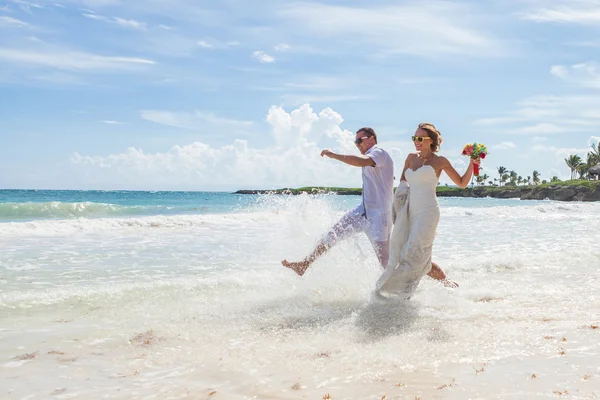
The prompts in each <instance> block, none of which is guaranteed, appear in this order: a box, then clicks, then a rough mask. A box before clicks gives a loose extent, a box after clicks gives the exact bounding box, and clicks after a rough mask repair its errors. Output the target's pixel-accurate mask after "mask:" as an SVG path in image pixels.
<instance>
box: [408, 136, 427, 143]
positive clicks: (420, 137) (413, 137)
mask: <svg viewBox="0 0 600 400" xmlns="http://www.w3.org/2000/svg"><path fill="white" fill-rule="evenodd" d="M411 138H412V141H413V142H422V141H423V140H431V138H430V137H429V136H411Z"/></svg>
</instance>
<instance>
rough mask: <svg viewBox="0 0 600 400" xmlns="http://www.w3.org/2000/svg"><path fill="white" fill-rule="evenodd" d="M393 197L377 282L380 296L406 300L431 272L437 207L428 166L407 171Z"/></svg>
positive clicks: (433, 177)
mask: <svg viewBox="0 0 600 400" xmlns="http://www.w3.org/2000/svg"><path fill="white" fill-rule="evenodd" d="M405 177H406V181H407V182H408V183H407V182H405V181H400V184H399V185H398V188H397V190H396V193H395V195H394V214H395V216H394V219H395V222H394V228H393V230H392V235H391V238H390V258H389V262H388V265H387V267H386V269H385V271H384V272H383V274H382V275H381V277H380V278H379V279H378V281H377V284H376V289H375V292H376V294H377V295H379V296H384V297H392V298H404V299H409V298H410V296H411V295H412V294H413V292H414V291H415V289H416V288H417V286H418V285H419V282H420V280H421V278H422V277H423V276H424V275H426V274H427V273H428V272H429V271H430V270H431V253H432V248H433V241H434V239H435V235H436V230H437V225H438V222H439V220H440V207H439V204H438V200H437V197H436V187H437V184H438V177H437V175H436V173H435V169H434V168H433V167H432V166H431V165H423V166H421V167H420V168H418V169H417V170H412V169H410V168H408V169H407V170H406V172H405Z"/></svg>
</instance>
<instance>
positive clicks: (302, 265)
mask: <svg viewBox="0 0 600 400" xmlns="http://www.w3.org/2000/svg"><path fill="white" fill-rule="evenodd" d="M281 264H282V265H283V266H284V267H286V268H289V269H291V270H292V271H294V272H295V273H297V274H298V275H299V276H302V275H304V273H305V272H306V270H307V269H308V267H309V266H310V263H309V262H308V261H298V262H289V261H288V260H283V261H282V262H281Z"/></svg>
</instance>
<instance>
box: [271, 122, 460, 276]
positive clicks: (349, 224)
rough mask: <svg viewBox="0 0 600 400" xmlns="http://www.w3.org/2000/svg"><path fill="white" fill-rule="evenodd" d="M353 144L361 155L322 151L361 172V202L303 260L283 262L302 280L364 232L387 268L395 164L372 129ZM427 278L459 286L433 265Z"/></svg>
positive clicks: (358, 135)
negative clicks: (333, 249)
mask: <svg viewBox="0 0 600 400" xmlns="http://www.w3.org/2000/svg"><path fill="white" fill-rule="evenodd" d="M354 144H355V145H356V147H357V148H358V150H359V151H360V154H361V155H347V154H337V153H334V152H332V151H330V150H323V151H322V152H321V157H323V156H326V157H329V158H333V159H335V160H338V161H341V162H343V163H346V164H348V165H351V166H354V167H361V168H362V181H363V187H362V202H361V203H360V204H359V205H358V206H356V207H355V208H354V209H352V210H350V211H348V212H347V213H346V214H345V215H344V216H343V217H342V218H341V219H340V220H339V221H338V222H337V223H336V224H335V225H334V226H333V227H332V229H331V230H330V231H329V232H328V233H327V234H326V235H325V236H324V237H323V238H322V239H321V240H320V241H319V243H318V244H317V246H316V247H315V249H314V250H313V251H312V253H311V254H309V255H308V256H307V257H306V258H305V259H304V260H302V261H298V262H289V261H287V260H283V261H282V262H281V263H282V264H283V266H284V267H286V268H290V269H291V270H293V271H294V272H296V273H297V274H298V275H300V276H302V275H304V273H305V272H306V270H307V269H308V267H310V265H311V264H312V263H313V262H314V261H315V260H316V259H317V258H318V257H320V256H321V255H323V254H325V252H327V250H329V249H330V248H331V247H332V246H333V245H335V244H336V243H337V242H338V241H339V240H343V239H346V238H348V237H350V236H352V235H354V234H356V233H358V232H364V233H365V234H366V235H367V237H368V238H369V241H370V242H371V245H372V246H373V249H374V250H375V254H376V255H377V259H378V260H379V263H380V265H381V266H382V267H383V268H384V269H385V267H386V266H387V263H388V258H389V254H390V235H391V232H392V226H393V220H392V202H393V199H394V161H393V160H392V158H391V157H390V155H389V154H388V153H387V152H386V151H385V150H383V149H382V148H380V147H379V146H378V145H377V134H376V133H375V130H373V129H372V128H369V127H364V128H360V129H359V130H358V131H357V132H356V136H355V140H354ZM428 275H429V276H430V277H432V278H434V279H437V280H440V281H443V282H444V284H445V285H446V286H454V285H456V284H455V283H454V282H450V281H448V280H447V279H446V275H445V274H444V272H443V271H442V270H441V269H440V268H439V266H438V265H437V264H435V263H432V268H431V271H430V272H429V274H428ZM456 286H458V285H456Z"/></svg>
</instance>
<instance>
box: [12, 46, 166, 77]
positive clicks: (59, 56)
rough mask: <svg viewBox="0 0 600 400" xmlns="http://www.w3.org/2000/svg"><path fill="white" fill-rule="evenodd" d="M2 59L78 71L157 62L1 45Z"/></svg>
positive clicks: (115, 68)
mask: <svg viewBox="0 0 600 400" xmlns="http://www.w3.org/2000/svg"><path fill="white" fill-rule="evenodd" d="M0 60H6V61H9V62H12V63H15V64H23V65H32V66H40V67H52V68H58V69H65V70H78V71H105V72H108V71H115V70H127V69H134V68H139V67H141V66H147V65H152V64H155V62H154V61H152V60H147V59H144V58H136V57H111V56H102V55H98V54H93V53H84V52H78V51H70V50H63V49H54V50H52V49H44V50H39V49H38V50H25V49H11V48H7V47H0Z"/></svg>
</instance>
